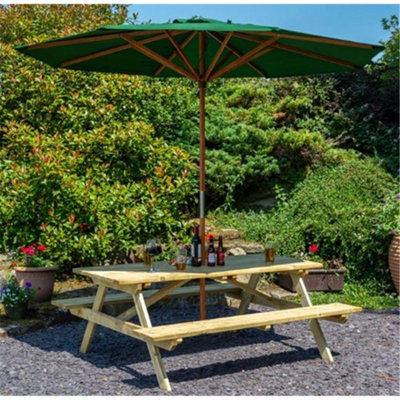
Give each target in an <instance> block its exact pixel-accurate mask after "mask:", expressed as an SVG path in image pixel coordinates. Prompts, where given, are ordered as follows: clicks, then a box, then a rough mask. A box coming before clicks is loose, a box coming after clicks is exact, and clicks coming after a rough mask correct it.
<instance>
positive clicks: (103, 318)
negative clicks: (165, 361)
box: [70, 308, 182, 351]
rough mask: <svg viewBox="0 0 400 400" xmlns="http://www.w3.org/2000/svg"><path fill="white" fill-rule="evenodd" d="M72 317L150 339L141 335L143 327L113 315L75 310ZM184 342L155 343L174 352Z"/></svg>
mask: <svg viewBox="0 0 400 400" xmlns="http://www.w3.org/2000/svg"><path fill="white" fill-rule="evenodd" d="M70 312H71V314H72V315H76V316H77V317H80V318H83V319H86V320H88V321H89V322H91V323H94V324H96V325H101V326H104V327H106V328H109V329H111V330H113V331H116V332H120V333H123V334H124V335H127V336H130V337H133V338H135V339H139V340H143V341H146V340H148V338H147V337H146V336H143V335H141V334H140V330H141V329H142V327H141V326H140V325H137V324H134V323H132V322H126V321H121V320H119V319H117V318H115V317H112V316H111V315H107V314H104V313H102V312H100V311H93V310H91V309H89V308H73V309H71V310H70ZM181 342H182V340H164V341H160V342H154V343H155V344H156V346H158V347H161V348H163V349H165V350H169V351H171V350H173V349H174V348H175V347H176V346H177V344H179V343H181Z"/></svg>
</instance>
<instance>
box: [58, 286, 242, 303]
mask: <svg viewBox="0 0 400 400" xmlns="http://www.w3.org/2000/svg"><path fill="white" fill-rule="evenodd" d="M156 292H158V290H145V291H143V295H144V297H145V298H147V297H150V296H152V295H153V294H155V293H156ZM206 293H207V294H217V293H227V294H232V293H238V294H239V293H241V289H239V288H238V287H237V286H235V285H232V284H230V283H226V284H225V283H212V284H207V285H206ZM189 296H199V287H198V286H185V287H183V288H179V289H176V290H174V291H173V292H172V293H169V294H167V295H166V296H165V298H166V299H173V298H176V297H189ZM131 301H132V295H131V294H129V293H123V292H120V293H110V294H107V296H106V297H105V299H104V304H126V303H130V302H131ZM93 302H94V296H86V297H74V298H70V299H56V300H52V302H51V304H53V305H54V306H57V307H60V308H63V309H66V310H68V309H70V308H81V307H91V306H92V304H93Z"/></svg>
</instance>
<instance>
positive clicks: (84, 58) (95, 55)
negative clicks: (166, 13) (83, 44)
mask: <svg viewBox="0 0 400 400" xmlns="http://www.w3.org/2000/svg"><path fill="white" fill-rule="evenodd" d="M180 33H182V32H180ZM180 33H177V32H174V34H175V35H179V34H180ZM166 37H167V35H166V34H165V33H163V34H161V35H157V36H153V37H151V38H147V39H142V40H138V43H140V44H145V43H151V42H156V41H157V40H161V39H164V38H166ZM130 47H131V46H130V44H123V45H120V46H115V47H111V48H110V49H106V50H101V51H97V52H96V53H92V54H88V55H86V56H82V57H77V58H73V59H71V60H67V61H64V62H62V63H61V64H60V66H61V67H63V68H64V67H68V66H70V65H74V64H79V63H81V62H84V61H89V60H93V59H95V58H99V57H102V56H106V55H109V54H113V53H118V52H119V51H123V50H127V49H129V48H130Z"/></svg>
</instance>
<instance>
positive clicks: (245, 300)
mask: <svg viewBox="0 0 400 400" xmlns="http://www.w3.org/2000/svg"><path fill="white" fill-rule="evenodd" d="M260 276H261V275H260V274H253V275H251V277H250V279H249V283H248V286H250V287H251V289H255V288H256V287H257V283H258V281H259V280H260ZM252 297H253V295H252V294H250V293H247V292H244V291H243V294H242V300H241V301H240V305H239V308H238V310H237V315H242V314H246V312H247V309H248V308H249V305H250V302H251V298H252Z"/></svg>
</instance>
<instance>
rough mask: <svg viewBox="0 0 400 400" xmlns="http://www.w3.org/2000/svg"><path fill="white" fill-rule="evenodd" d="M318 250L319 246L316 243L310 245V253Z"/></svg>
mask: <svg viewBox="0 0 400 400" xmlns="http://www.w3.org/2000/svg"><path fill="white" fill-rule="evenodd" d="M318 250H319V249H318V246H317V245H316V244H315V243H313V244H312V245H311V246H309V247H308V251H309V252H310V253H318Z"/></svg>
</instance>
